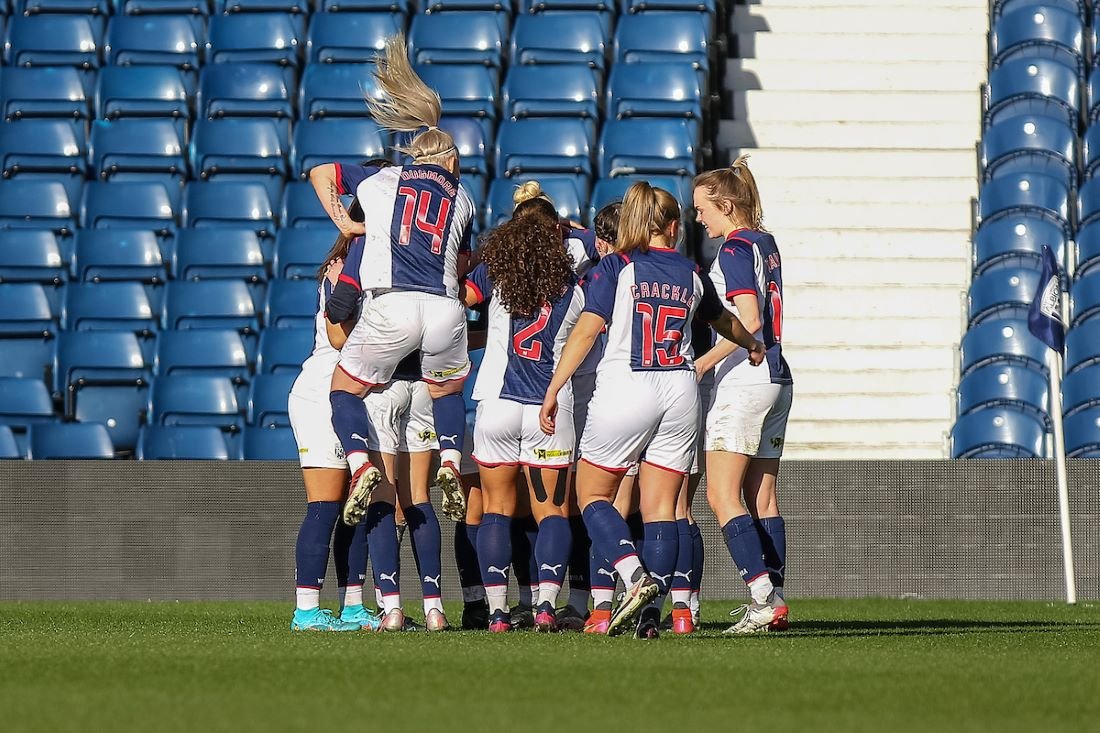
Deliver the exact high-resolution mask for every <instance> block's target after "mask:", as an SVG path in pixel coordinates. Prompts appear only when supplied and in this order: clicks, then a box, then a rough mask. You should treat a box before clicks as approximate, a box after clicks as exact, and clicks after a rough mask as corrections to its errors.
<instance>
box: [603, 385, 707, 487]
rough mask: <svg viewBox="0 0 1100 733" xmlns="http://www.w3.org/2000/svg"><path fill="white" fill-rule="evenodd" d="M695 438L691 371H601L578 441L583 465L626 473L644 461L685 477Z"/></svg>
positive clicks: (695, 390) (694, 390)
mask: <svg viewBox="0 0 1100 733" xmlns="http://www.w3.org/2000/svg"><path fill="white" fill-rule="evenodd" d="M698 432H699V388H698V385H697V384H696V383H695V372H694V370H676V371H665V372H657V371H653V372H634V371H629V370H625V369H618V368H616V369H612V370H606V369H605V370H602V371H600V372H599V376H598V378H597V380H596V392H595V394H594V395H593V396H592V402H591V404H590V405H589V407H588V421H587V422H586V423H585V426H584V434H583V436H582V437H581V455H582V456H583V457H584V458H583V460H585V461H587V462H589V463H591V464H592V465H594V466H598V467H600V468H604V469H607V470H609V471H625V470H627V469H629V468H630V467H631V466H632V465H633V464H635V463H637V462H638V461H639V460H642V461H644V462H646V463H649V464H651V465H653V466H656V467H657V468H663V469H665V470H666V471H672V472H674V473H682V474H686V473H687V472H688V471H689V470H690V469H691V463H692V459H693V458H694V456H695V441H696V437H697V434H698Z"/></svg>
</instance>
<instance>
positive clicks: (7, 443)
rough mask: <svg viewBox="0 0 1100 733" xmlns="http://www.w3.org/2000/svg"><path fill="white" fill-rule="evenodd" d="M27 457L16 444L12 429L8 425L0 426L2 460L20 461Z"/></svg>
mask: <svg viewBox="0 0 1100 733" xmlns="http://www.w3.org/2000/svg"><path fill="white" fill-rule="evenodd" d="M25 457H26V456H24V455H23V453H21V452H20V451H19V446H18V445H17V444H16V442H15V435H13V434H12V432H11V428H9V427H8V426H7V425H0V458H2V459H13V458H14V459H20V458H25Z"/></svg>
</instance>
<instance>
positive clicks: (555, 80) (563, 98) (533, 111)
mask: <svg viewBox="0 0 1100 733" xmlns="http://www.w3.org/2000/svg"><path fill="white" fill-rule="evenodd" d="M691 73H692V74H693V75H694V73H695V72H694V71H692V72H691ZM612 76H614V73H612ZM599 86H600V85H599V80H598V78H597V76H596V72H595V71H594V70H593V69H592V68H590V67H588V66H582V65H580V64H552V65H551V64H543V65H526V66H525V65H515V66H512V67H511V69H509V71H508V77H507V79H505V81H504V86H503V87H502V89H501V99H502V104H503V108H504V115H505V117H510V118H511V119H521V118H524V117H585V118H587V119H590V120H598V119H599V117H600V109H599V102H600V88H599Z"/></svg>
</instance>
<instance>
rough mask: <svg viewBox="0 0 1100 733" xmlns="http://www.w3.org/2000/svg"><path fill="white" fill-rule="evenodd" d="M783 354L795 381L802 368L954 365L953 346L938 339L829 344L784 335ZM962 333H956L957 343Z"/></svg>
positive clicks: (934, 367) (877, 369) (853, 369)
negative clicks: (895, 343) (892, 343)
mask: <svg viewBox="0 0 1100 733" xmlns="http://www.w3.org/2000/svg"><path fill="white" fill-rule="evenodd" d="M784 341H785V343H784V344H783V354H784V356H785V357H786V359H787V361H788V362H789V363H790V365H791V370H792V371H793V372H794V378H795V381H797V380H798V375H799V373H800V370H801V369H817V370H831V371H845V370H847V371H851V372H863V373H870V372H896V371H907V370H910V369H928V370H944V369H951V370H954V369H955V354H954V348H952V347H951V346H950V345H949V346H945V345H944V343H943V342H942V341H940V340H939V339H937V340H935V341H934V342H932V343H929V344H919V343H914V342H913V341H911V340H910V341H907V342H906V343H905V344H903V345H901V346H849V345H837V346H830V345H828V344H825V343H823V342H822V341H821V340H815V341H814V342H813V343H806V344H804V345H803V344H800V343H799V342H797V341H792V340H790V339H784ZM958 341H959V337H958V336H955V339H954V342H953V343H954V344H957V343H958Z"/></svg>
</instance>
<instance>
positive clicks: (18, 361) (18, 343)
mask: <svg viewBox="0 0 1100 733" xmlns="http://www.w3.org/2000/svg"><path fill="white" fill-rule="evenodd" d="M55 347H56V343H55V339H52V338H43V337H42V336H41V335H38V336H35V337H30V338H27V337H8V336H6V335H2V334H0V353H2V354H3V355H4V358H3V359H0V377H21V378H24V379H42V380H45V381H49V380H50V379H51V378H52V376H51V375H52V372H53V361H54V358H55V354H56V348H55Z"/></svg>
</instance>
